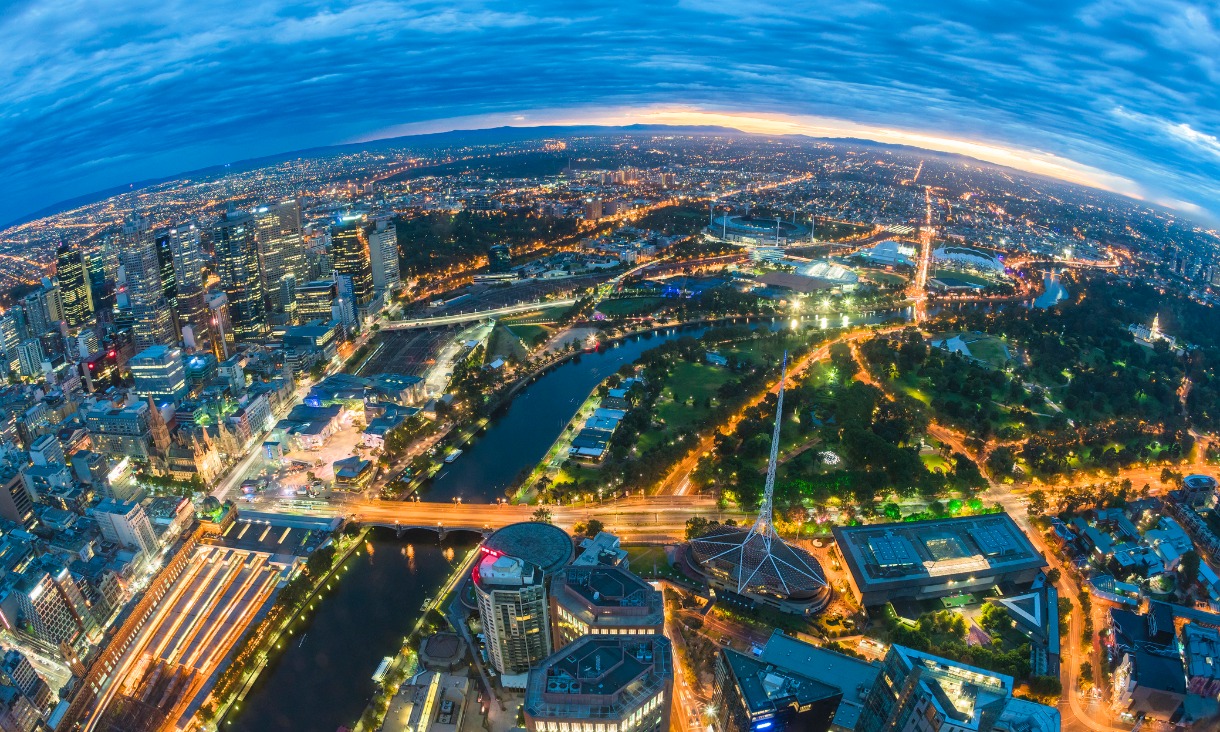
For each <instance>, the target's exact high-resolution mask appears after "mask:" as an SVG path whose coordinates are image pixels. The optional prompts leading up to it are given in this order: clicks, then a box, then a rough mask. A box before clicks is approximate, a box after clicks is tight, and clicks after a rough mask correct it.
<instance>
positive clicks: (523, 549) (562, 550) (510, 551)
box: [483, 521, 573, 576]
mask: <svg viewBox="0 0 1220 732" xmlns="http://www.w3.org/2000/svg"><path fill="white" fill-rule="evenodd" d="M483 548H484V549H485V550H487V551H491V552H495V553H496V554H507V555H509V556H511V557H528V558H529V561H531V562H533V563H534V564H536V565H538V567H540V568H541V569H542V571H543V573H544V574H546V575H547V576H550V575H553V574H554V573H555V572H556V571H558V570H559V569H560V568H561V567H563V566H564V565H566V564H567V563H568V562H569V561H570V560H571V559H572V554H573V548H572V537H570V536H568V533H567V532H566V531H564V530H563V529H561V528H559V527H558V526H554V525H552V524H544V523H542V522H539V521H523V522H521V523H516V524H509V525H508V526H505V527H504V528H502V529H499V530H498V531H496V532H495V533H494V534H492V535H491V536H489V537H487V539H486V540H485V541H484V542H483Z"/></svg>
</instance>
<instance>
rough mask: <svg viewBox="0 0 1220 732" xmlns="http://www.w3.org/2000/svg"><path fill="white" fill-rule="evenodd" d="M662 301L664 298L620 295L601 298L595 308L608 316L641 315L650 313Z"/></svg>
mask: <svg viewBox="0 0 1220 732" xmlns="http://www.w3.org/2000/svg"><path fill="white" fill-rule="evenodd" d="M663 302H665V299H664V298H661V297H620V298H614V299H610V300H602V301H601V302H599V303H598V304H597V310H598V312H601V313H603V314H605V315H609V316H618V315H641V314H643V313H651V312H652V311H654V310H656V309H657V308H658V307H659V306H660V305H661V304H662V303H663Z"/></svg>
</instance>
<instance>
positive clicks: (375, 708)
mask: <svg viewBox="0 0 1220 732" xmlns="http://www.w3.org/2000/svg"><path fill="white" fill-rule="evenodd" d="M478 556H479V552H478V547H477V546H476V547H474V548H472V549H470V551H468V552H467V553H466V556H465V557H464V558H463V559H462V561H461V562H460V563H459V564H458V566H457V568H456V569H455V570H454V571H453V573H452V574H450V575H449V578H448V579H447V580H446V582H445V584H444V586H443V587H442V589H441V591H440V592H439V593H437V595H436V598H435V599H434V600H432V602H430V603H428V604H427V605H426V606H425V607H424V612H423V614H422V615H420V616H419V619H418V620H416V621H415V625H414V626H413V627H412V628H411V632H410V633H408V634H407V637H406V638H404V639H403V645H402V648H401V649H400V650H399V652H398V654H397V655H396V656H394V660H392V661H391V662H390V665H389V666H388V667H387V669H386V672H385V677H384V678H385V680H384V681H383V682H382V684H381V686H380V689H379V690H378V692H377V693H376V694H374V695H373V698H372V700H371V701H370V702H369V704H368V706H366V707H365V709H364V713H363V714H361V715H360V719H359V720H358V721H357V722H356V724H355V726H354V727H352V732H373V730H377V729H379V728H380V727H381V724H382V722H383V721H384V720H385V715H386V712H387V711H389V708H390V701H391V700H392V699H393V698H394V696H395V695H396V694H398V690H399V687H400V686H401V685H402V684H403V682H405V681H406V680H407V679H408V678H410V677H411V676H412V675H413V674H414V673H415V672H416V670H417V669H418V657H417V651H416V649H415V647H414V645H415V642H416V641H417V640H422V634H421V632H420V631H422V630H423V629H424V627H425V624H426V623H429V622H430V621H429V616H430V615H431V613H433V612H437V613H440V614H441V615H444V611H443V610H442V608H444V607H445V606H446V605H447V604H448V603H449V602H450V598H452V597H453V594H454V592H456V591H457V588H458V585H459V584H460V583H461V581H462V580H463V579H464V578H465V577H467V576H468V575H469V574H470V571H471V569H472V568H473V567H474V562H475V559H476V558H477V557H478ZM477 652H478V651H477V650H474V649H472V653H477Z"/></svg>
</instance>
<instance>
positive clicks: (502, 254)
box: [487, 244, 513, 272]
mask: <svg viewBox="0 0 1220 732" xmlns="http://www.w3.org/2000/svg"><path fill="white" fill-rule="evenodd" d="M487 266H488V268H489V269H490V270H491V271H492V272H508V271H509V270H511V269H512V268H513V256H512V251H511V250H509V248H508V245H507V244H495V245H493V246H492V247H491V248H490V249H488V250H487Z"/></svg>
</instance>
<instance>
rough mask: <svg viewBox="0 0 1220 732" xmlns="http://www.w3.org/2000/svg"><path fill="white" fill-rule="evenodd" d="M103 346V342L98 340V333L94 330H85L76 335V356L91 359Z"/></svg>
mask: <svg viewBox="0 0 1220 732" xmlns="http://www.w3.org/2000/svg"><path fill="white" fill-rule="evenodd" d="M101 345H102V344H101V341H99V340H98V339H97V331H95V330H93V329H92V328H85V329H83V330H81V332H79V333H77V334H76V355H77V356H79V357H80V358H89V357H90V356H92V355H93V354H95V353H97V352H98V349H99V348H101Z"/></svg>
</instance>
